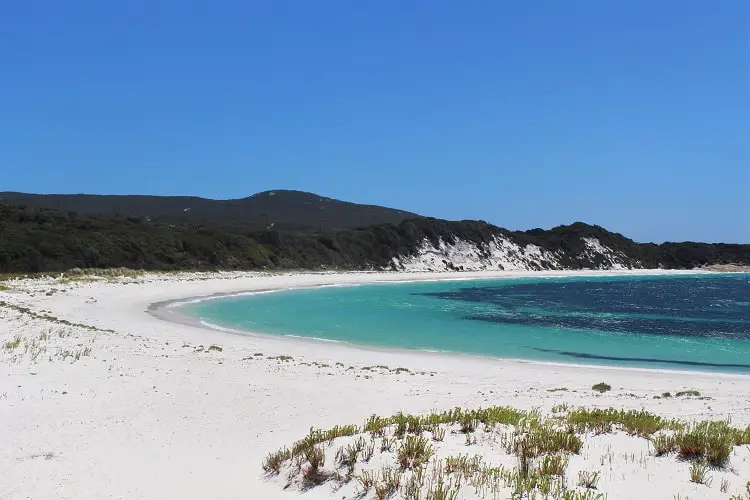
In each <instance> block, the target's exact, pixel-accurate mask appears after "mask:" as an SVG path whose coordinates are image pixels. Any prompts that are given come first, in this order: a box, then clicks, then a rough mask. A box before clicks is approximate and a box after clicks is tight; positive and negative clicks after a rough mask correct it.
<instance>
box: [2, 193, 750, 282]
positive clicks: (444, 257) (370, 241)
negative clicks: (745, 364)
mask: <svg viewBox="0 0 750 500" xmlns="http://www.w3.org/2000/svg"><path fill="white" fill-rule="evenodd" d="M717 264H740V265H750V245H728V244H706V243H692V242H687V243H665V244H662V245H655V244H639V243H635V242H633V241H632V240H630V239H628V238H626V237H625V236H623V235H620V234H617V233H612V232H610V231H607V230H606V229H604V228H601V227H599V226H591V225H588V224H583V223H575V224H572V225H569V226H560V227H557V228H554V229H551V230H541V229H535V230H531V231H524V232H511V231H508V230H505V229H502V228H499V227H496V226H493V225H490V224H487V223H484V222H481V221H458V222H451V221H444V220H440V219H431V218H418V219H410V220H405V221H402V222H400V223H398V224H379V225H374V226H370V227H366V228H361V229H355V230H343V231H329V232H323V233H317V234H312V233H300V232H289V231H279V230H276V229H272V230H264V231H246V230H242V229H238V228H236V227H233V226H229V227H222V226H202V227H201V226H194V225H189V224H185V225H173V224H164V223H159V222H153V221H149V220H147V219H145V218H137V217H127V218H125V217H102V216H90V215H80V214H75V213H69V212H59V211H56V210H48V209H32V208H28V207H26V208H24V207H17V206H10V205H0V273H28V272H46V271H63V270H67V269H71V268H95V267H97V268H110V267H128V268H131V269H149V270H177V269H204V270H208V269H248V270H249V269H321V268H323V269H331V268H336V269H399V270H446V269H448V270H481V269H495V270H497V269H505V270H515V269H519V270H523V269H531V270H534V269H613V268H676V269H691V268H695V267H702V266H708V265H717Z"/></svg>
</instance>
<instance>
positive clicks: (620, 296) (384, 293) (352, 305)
mask: <svg viewBox="0 0 750 500" xmlns="http://www.w3.org/2000/svg"><path fill="white" fill-rule="evenodd" d="M183 312H184V313H186V314H188V315H191V316H193V317H196V318H199V319H200V320H201V321H203V322H204V323H208V324H211V325H216V326H221V327H226V328H231V329H235V330H239V331H246V332H253V333H265V334H271V335H285V336H295V337H309V338H315V339H319V340H325V341H334V342H347V343H351V344H358V345H362V346H369V347H380V348H398V349H416V350H424V351H438V352H449V353H456V354H471V355H481V356H489V357H496V358H511V359H522V360H531V361H543V362H556V363H574V364H595V365H610V366H624V367H638V368H657V369H671V370H675V369H676V370H690V371H717V372H729V373H738V372H739V373H748V374H750V274H745V273H742V274H690V275H684V274H681V275H659V276H653V275H652V276H635V275H627V276H597V277H563V278H552V277H531V278H499V279H483V280H451V281H428V282H399V283H385V282H384V283H375V284H366V285H355V286H322V287H315V288H303V289H291V290H281V291H276V292H272V293H256V294H245V295H237V296H231V297H224V298H220V299H212V300H205V301H200V302H195V303H191V304H188V305H185V306H183Z"/></svg>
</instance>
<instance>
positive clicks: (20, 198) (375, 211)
mask: <svg viewBox="0 0 750 500" xmlns="http://www.w3.org/2000/svg"><path fill="white" fill-rule="evenodd" d="M0 203H4V204H8V205H16V206H17V205H25V206H27V207H29V208H34V209H53V210H57V211H59V212H73V213H76V214H79V215H90V216H100V217H137V218H144V219H147V220H149V221H151V222H159V223H164V224H191V225H196V226H217V225H221V226H232V227H234V228H235V229H242V230H246V231H263V230H266V229H267V228H269V227H273V228H275V229H279V230H286V231H302V232H319V231H340V230H344V229H355V228H359V227H366V226H371V225H374V224H387V223H391V224H398V223H399V222H401V221H403V220H406V219H413V218H418V217H420V216H419V215H417V214H414V213H411V212H405V211H403V210H395V209H392V208H385V207H379V206H374V205H361V204H358V203H349V202H345V201H339V200H334V199H332V198H326V197H324V196H319V195H317V194H314V193H306V192H302V191H289V190H278V191H264V192H262V193H257V194H254V195H252V196H249V197H247V198H240V199H236V200H211V199H207V198H198V197H194V196H130V195H125V196H121V195H91V194H29V193H16V192H0Z"/></svg>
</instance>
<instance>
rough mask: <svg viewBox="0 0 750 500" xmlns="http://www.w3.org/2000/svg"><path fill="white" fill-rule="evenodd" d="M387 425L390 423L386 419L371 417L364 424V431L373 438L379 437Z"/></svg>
mask: <svg viewBox="0 0 750 500" xmlns="http://www.w3.org/2000/svg"><path fill="white" fill-rule="evenodd" d="M389 425H390V421H389V420H388V419H386V418H382V417H379V416H377V415H371V416H370V418H369V419H368V420H367V422H365V426H364V431H365V432H369V433H370V434H372V435H373V436H376V437H380V436H382V435H383V434H384V433H385V430H386V429H387V428H388V426H389Z"/></svg>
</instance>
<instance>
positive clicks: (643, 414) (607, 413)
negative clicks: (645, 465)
mask: <svg viewBox="0 0 750 500" xmlns="http://www.w3.org/2000/svg"><path fill="white" fill-rule="evenodd" d="M566 421H567V423H568V424H570V425H572V426H573V427H574V428H575V429H576V431H578V432H588V431H593V430H600V429H604V428H611V427H613V426H617V427H619V428H621V429H622V430H624V431H625V432H627V433H628V434H630V435H636V436H641V437H648V436H650V435H651V434H653V433H655V432H657V431H660V430H662V429H677V428H679V427H680V424H679V423H678V422H676V421H674V420H665V419H662V418H661V417H660V416H658V415H655V414H653V413H649V412H647V411H645V410H638V411H636V410H629V411H624V410H615V409H613V408H608V409H598V408H594V409H591V410H589V409H585V408H579V409H576V410H573V411H571V412H570V413H568V415H567V417H566Z"/></svg>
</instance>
